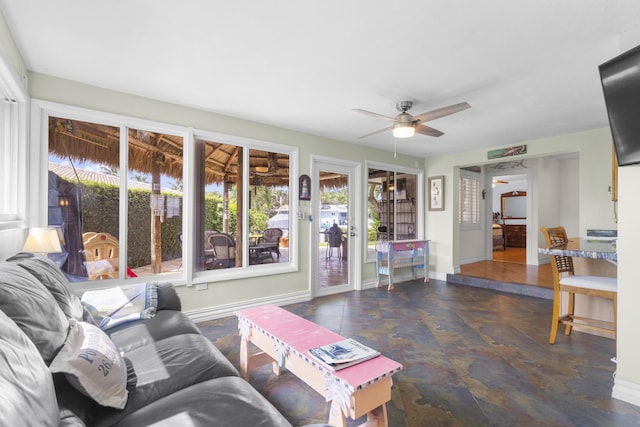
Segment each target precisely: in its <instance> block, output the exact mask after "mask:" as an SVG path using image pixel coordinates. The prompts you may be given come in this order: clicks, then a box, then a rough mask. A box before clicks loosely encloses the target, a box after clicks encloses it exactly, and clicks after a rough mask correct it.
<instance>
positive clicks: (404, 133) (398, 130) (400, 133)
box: [393, 123, 416, 138]
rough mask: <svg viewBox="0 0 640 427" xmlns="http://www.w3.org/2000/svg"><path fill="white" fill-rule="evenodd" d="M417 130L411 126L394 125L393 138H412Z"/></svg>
mask: <svg viewBox="0 0 640 427" xmlns="http://www.w3.org/2000/svg"><path fill="white" fill-rule="evenodd" d="M415 133H416V129H415V128H414V127H413V125H411V124H402V123H396V124H395V125H393V136H394V137H396V138H411V137H412V136H413V135H415Z"/></svg>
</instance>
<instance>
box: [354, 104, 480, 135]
mask: <svg viewBox="0 0 640 427" xmlns="http://www.w3.org/2000/svg"><path fill="white" fill-rule="evenodd" d="M411 107H413V101H400V102H397V103H396V109H397V110H398V111H400V114H398V115H397V116H395V117H388V116H384V115H382V114H378V113H374V112H371V111H367V110H362V109H360V108H355V109H354V110H353V111H357V112H359V113H363V114H367V115H369V116H373V117H377V118H379V119H384V120H388V121H391V122H393V126H390V127H386V128H384V129H380V130H377V131H375V132H371V133H368V134H366V135H363V136H361V137H360V138H365V137H367V136H371V135H375V134H378V133H381V132H385V131H387V130H393V136H394V137H396V138H411V137H412V136H413V135H414V134H415V133H416V132H417V133H420V134H422V135H428V136H434V137H438V136H442V135H444V132H441V131H439V130H437V129H434V128H432V127H429V126H425V125H423V124H422V123H424V122H428V121H430V120H435V119H439V118H440V117H445V116H448V115H450V114H453V113H457V112H459V111H462V110H466V109H467V108H470V107H471V106H470V105H469V104H467V103H466V102H461V103H459V104H454V105H449V106H447V107H442V108H437V109H435V110H431V111H427V112H425V113H422V114H418V115H416V116H412V115H411V114H409V113H407V111H409V110H410V109H411Z"/></svg>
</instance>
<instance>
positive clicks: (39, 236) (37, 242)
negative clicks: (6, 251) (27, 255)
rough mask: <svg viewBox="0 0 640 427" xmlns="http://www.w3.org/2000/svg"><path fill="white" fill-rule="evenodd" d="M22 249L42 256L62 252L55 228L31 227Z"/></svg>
mask: <svg viewBox="0 0 640 427" xmlns="http://www.w3.org/2000/svg"><path fill="white" fill-rule="evenodd" d="M22 250H23V251H24V252H31V253H34V254H38V255H42V256H46V254H51V253H58V252H62V248H61V247H60V239H59V238H58V231H57V230H56V229H55V228H32V229H31V230H30V231H29V236H27V241H26V242H24V247H23V248H22Z"/></svg>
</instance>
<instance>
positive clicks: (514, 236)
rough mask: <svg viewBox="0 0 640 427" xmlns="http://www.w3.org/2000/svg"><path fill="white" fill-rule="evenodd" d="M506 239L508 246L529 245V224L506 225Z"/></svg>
mask: <svg viewBox="0 0 640 427" xmlns="http://www.w3.org/2000/svg"><path fill="white" fill-rule="evenodd" d="M505 239H506V240H507V242H506V243H507V246H511V247H514V248H526V247H527V226H526V225H524V224H521V225H520V224H507V225H505Z"/></svg>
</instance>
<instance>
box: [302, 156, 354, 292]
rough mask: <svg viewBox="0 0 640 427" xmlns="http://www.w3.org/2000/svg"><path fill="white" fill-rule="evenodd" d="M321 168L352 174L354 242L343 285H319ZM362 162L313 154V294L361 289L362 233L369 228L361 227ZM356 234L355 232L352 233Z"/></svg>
mask: <svg viewBox="0 0 640 427" xmlns="http://www.w3.org/2000/svg"><path fill="white" fill-rule="evenodd" d="M320 170H329V171H335V172H337V173H341V174H346V175H348V176H349V200H348V206H349V219H348V231H347V232H348V233H349V238H350V239H352V241H353V242H351V241H350V242H349V245H348V247H347V250H348V254H347V259H348V262H347V265H348V275H347V276H348V278H347V279H348V281H347V283H346V284H344V285H338V286H331V287H328V288H322V289H321V288H320V287H319V283H318V272H319V270H318V268H319V265H318V260H319V259H320V250H319V244H320V234H319V232H318V230H320V179H319V178H320ZM361 175H362V165H361V164H360V163H359V162H354V161H349V160H344V159H337V158H333V157H326V156H319V155H311V176H312V178H311V180H312V188H313V190H312V192H311V212H312V220H311V224H310V230H309V233H310V235H309V242H310V243H311V250H310V251H309V255H310V259H309V266H310V268H309V274H310V276H309V283H310V287H311V294H312V296H322V295H331V294H337V293H341V292H348V291H353V290H360V289H362V284H361V280H360V277H361V275H362V252H361V251H360V248H361V247H362V244H361V240H362V233H363V232H364V233H365V234H364V235H365V236H366V229H365V230H364V231H362V230H363V228H362V215H363V214H362V201H361V198H362V197H361V195H362V176H361ZM352 234H355V235H352Z"/></svg>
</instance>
